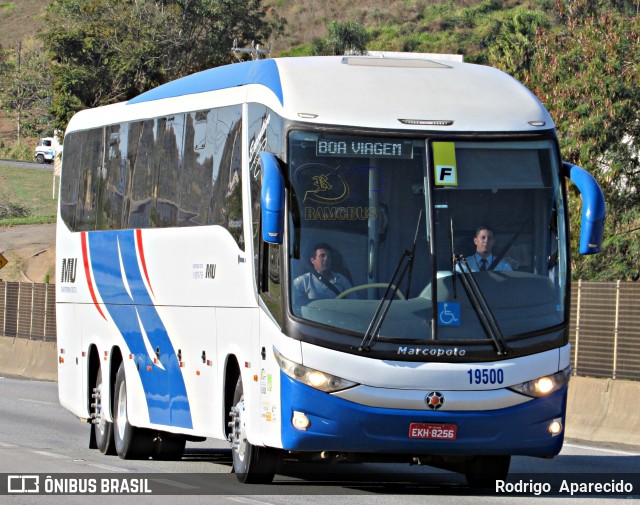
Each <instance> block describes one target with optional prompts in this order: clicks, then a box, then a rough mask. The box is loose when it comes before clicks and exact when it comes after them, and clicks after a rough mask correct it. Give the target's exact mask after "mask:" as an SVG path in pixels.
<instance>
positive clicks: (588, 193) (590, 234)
mask: <svg viewBox="0 0 640 505" xmlns="http://www.w3.org/2000/svg"><path fill="white" fill-rule="evenodd" d="M563 165H564V168H565V169H566V170H567V171H568V173H569V177H570V179H571V182H573V183H574V184H575V185H576V186H577V187H578V190H579V191H580V194H581V195H582V224H581V227H580V254H595V253H597V252H600V247H601V246H602V237H603V235H604V218H605V215H606V204H605V201H604V195H603V193H602V189H600V186H599V185H598V183H597V182H596V180H595V179H594V178H593V176H592V175H591V174H590V173H589V172H587V171H586V170H584V169H583V168H580V167H579V166H576V165H573V164H571V163H567V162H564V163H563Z"/></svg>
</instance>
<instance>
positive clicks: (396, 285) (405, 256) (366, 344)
mask: <svg viewBox="0 0 640 505" xmlns="http://www.w3.org/2000/svg"><path fill="white" fill-rule="evenodd" d="M421 220H422V209H420V214H418V224H417V225H416V233H415V235H414V237H413V247H412V248H411V251H409V250H408V249H407V250H405V251H404V253H402V256H400V260H399V261H398V265H397V266H396V269H395V271H394V272H393V275H392V276H391V280H390V281H389V283H388V284H387V287H386V289H385V291H384V295H383V296H382V299H381V300H380V303H379V304H378V306H377V307H376V311H375V312H374V314H373V317H372V318H371V322H370V323H369V327H368V328H367V331H366V332H365V334H364V338H363V339H362V342H360V345H359V346H358V351H360V352H363V351H367V352H368V351H370V350H371V348H372V347H373V346H374V345H375V343H376V342H377V340H378V336H379V335H380V328H381V327H382V323H384V320H385V319H386V318H387V314H388V313H389V309H391V304H392V303H393V300H394V299H395V298H394V297H395V296H396V293H397V292H398V291H399V290H400V284H401V283H402V280H403V279H404V276H405V275H406V273H407V272H409V277H408V282H407V295H406V298H409V290H410V289H411V275H412V271H413V260H414V258H415V255H416V243H417V242H418V233H419V231H420V221H421ZM396 279H398V281H397V282H396Z"/></svg>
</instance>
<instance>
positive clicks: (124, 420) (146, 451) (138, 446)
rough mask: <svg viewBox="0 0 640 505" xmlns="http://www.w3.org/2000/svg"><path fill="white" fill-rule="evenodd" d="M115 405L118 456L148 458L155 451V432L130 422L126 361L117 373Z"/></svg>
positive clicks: (114, 427) (121, 364) (115, 439)
mask: <svg viewBox="0 0 640 505" xmlns="http://www.w3.org/2000/svg"><path fill="white" fill-rule="evenodd" d="M113 405H114V408H113V439H114V442H115V446H116V452H117V453H118V456H120V458H122V459H148V458H149V457H150V456H151V453H152V452H153V432H151V431H150V430H147V429H143V428H137V427H135V426H131V424H130V423H129V417H128V415H127V382H126V380H125V373H124V363H120V368H118V374H117V375H116V385H115V388H114V397H113Z"/></svg>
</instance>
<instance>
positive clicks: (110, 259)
mask: <svg viewBox="0 0 640 505" xmlns="http://www.w3.org/2000/svg"><path fill="white" fill-rule="evenodd" d="M88 240H89V251H90V253H91V265H92V270H93V275H94V279H95V283H96V287H97V289H98V292H99V293H100V296H101V298H102V300H103V302H104V303H105V308H106V310H107V311H108V312H109V315H110V316H111V318H112V319H113V321H114V322H115V324H116V326H117V328H118V330H119V331H120V333H121V334H122V337H123V338H124V341H125V342H126V344H127V347H128V348H129V352H130V353H131V354H133V355H134V358H135V361H136V364H137V365H138V373H139V374H140V380H141V382H142V387H143V389H144V393H145V398H146V401H147V407H148V410H149V420H150V421H151V422H152V423H154V424H163V425H168V426H179V427H183V428H192V427H193V424H192V419H191V411H190V406H189V400H188V397H187V389H186V386H185V383H184V378H183V377H182V372H181V370H180V364H179V363H178V359H177V356H176V352H175V349H174V348H173V345H172V343H171V339H170V337H169V334H168V332H167V329H166V328H165V326H164V324H163V323H162V320H161V319H160V316H159V315H158V312H157V310H156V308H155V307H154V305H153V301H152V300H151V297H150V296H149V293H148V292H147V289H146V287H145V284H144V282H143V280H142V275H141V272H140V268H139V266H138V258H137V255H136V248H135V235H134V231H133V230H124V231H105V232H97V233H89V234H88ZM118 244H119V245H120V254H121V256H122V265H123V267H124V271H125V275H126V279H127V283H128V285H129V290H130V292H131V297H130V296H129V294H128V293H127V290H126V288H125V284H124V281H123V279H122V273H121V270H120V259H119V254H118ZM138 318H139V319H138ZM140 325H142V328H143V329H144V332H145V333H146V335H147V337H148V339H149V342H150V344H151V347H152V349H153V351H154V352H155V350H156V349H157V348H159V349H160V358H159V361H160V363H161V364H162V367H164V370H163V369H162V368H161V367H159V366H157V365H155V364H154V363H153V361H152V357H151V356H149V352H147V347H146V346H145V343H144V340H143V336H142V331H141V329H140ZM123 354H124V353H123ZM148 366H149V367H151V369H150V370H147V367H148Z"/></svg>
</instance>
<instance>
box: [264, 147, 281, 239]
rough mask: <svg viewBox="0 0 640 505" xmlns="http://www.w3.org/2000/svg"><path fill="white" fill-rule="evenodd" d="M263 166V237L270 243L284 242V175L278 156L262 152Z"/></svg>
mask: <svg viewBox="0 0 640 505" xmlns="http://www.w3.org/2000/svg"><path fill="white" fill-rule="evenodd" d="M260 166H261V168H262V195H261V208H262V238H263V240H264V241H265V242H269V243H270V244H282V240H283V236H284V176H283V175H282V170H281V169H280V163H279V162H278V158H276V157H275V156H274V155H273V154H271V153H269V152H266V151H262V152H261V153H260Z"/></svg>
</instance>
